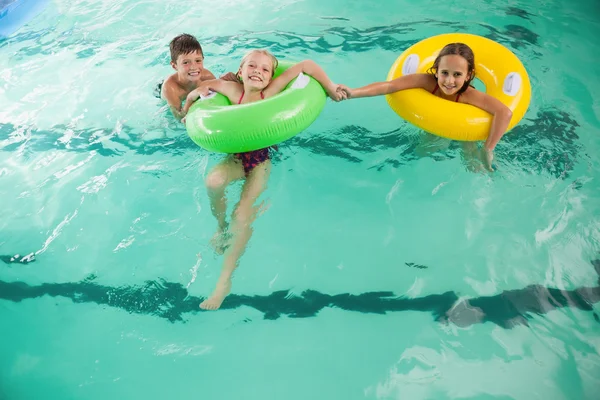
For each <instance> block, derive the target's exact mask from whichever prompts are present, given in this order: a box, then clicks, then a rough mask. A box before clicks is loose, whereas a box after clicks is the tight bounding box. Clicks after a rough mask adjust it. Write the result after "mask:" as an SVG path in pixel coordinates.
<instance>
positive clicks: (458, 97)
mask: <svg viewBox="0 0 600 400" xmlns="http://www.w3.org/2000/svg"><path fill="white" fill-rule="evenodd" d="M458 99H460V93H459V94H458V96H456V102H457V103H458Z"/></svg>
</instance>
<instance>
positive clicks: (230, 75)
mask: <svg viewBox="0 0 600 400" xmlns="http://www.w3.org/2000/svg"><path fill="white" fill-rule="evenodd" d="M219 79H222V80H224V81H229V82H239V81H240V78H238V76H237V75H236V74H234V73H233V72H228V73H226V74H223V75H221V76H220V77H219Z"/></svg>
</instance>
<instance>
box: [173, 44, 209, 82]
mask: <svg viewBox="0 0 600 400" xmlns="http://www.w3.org/2000/svg"><path fill="white" fill-rule="evenodd" d="M203 62H204V56H203V55H202V53H200V52H199V51H194V52H192V53H188V54H180V55H179V56H177V62H175V63H174V62H173V61H171V66H172V67H173V69H174V70H175V71H177V74H178V75H179V79H180V80H182V81H188V82H196V81H198V80H200V77H201V76H202V71H203V70H204V66H203Z"/></svg>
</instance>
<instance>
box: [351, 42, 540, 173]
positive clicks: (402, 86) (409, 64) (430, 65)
mask: <svg viewBox="0 0 600 400" xmlns="http://www.w3.org/2000/svg"><path fill="white" fill-rule="evenodd" d="M453 39H454V40H456V39H460V40H461V41H460V42H458V41H451V40H453ZM449 41H451V42H450V43H449ZM444 43H449V44H446V45H445V46H443V44H444ZM467 43H469V45H470V46H469V45H468V44H467ZM442 46H443V48H442ZM471 47H473V48H475V49H476V50H477V52H478V58H479V52H481V53H482V54H481V59H480V60H478V62H477V63H476V62H475V55H474V53H473V50H472V49H471ZM440 48H441V51H440V50H439V49H440ZM511 56H512V57H511ZM432 61H433V62H432ZM419 72H422V73H419ZM476 72H477V77H478V78H479V79H480V80H482V81H483V83H484V84H485V85H486V92H487V93H483V92H481V91H479V90H477V89H475V88H474V87H473V86H471V82H472V81H473V79H474V78H475V73H476ZM342 90H343V91H345V92H346V96H347V98H349V99H350V98H359V97H370V96H379V95H387V100H388V103H389V104H390V106H391V107H392V109H393V110H394V111H395V112H396V113H397V114H399V115H400V116H401V117H403V118H404V119H406V120H408V121H409V122H411V123H413V124H414V125H416V126H418V127H420V128H422V129H424V130H425V131H427V132H430V133H433V134H436V135H438V136H441V137H445V138H448V139H455V140H461V141H475V140H485V144H484V146H483V149H482V152H481V160H482V162H483V163H484V166H485V167H486V169H488V170H490V171H492V160H493V157H494V156H493V151H494V148H495V147H496V145H497V144H498V142H499V141H500V139H501V138H502V136H503V135H504V133H505V132H506V131H507V130H508V129H510V128H512V127H513V126H514V125H516V124H517V123H518V122H519V121H520V120H521V118H522V117H523V115H524V114H525V111H526V110H527V107H528V105H529V99H530V97H531V88H530V86H529V78H528V76H527V72H526V71H525V68H524V67H523V65H522V64H521V62H520V61H519V60H518V59H517V58H516V56H515V55H514V54H513V53H512V52H510V51H509V50H508V49H506V48H505V47H504V46H502V45H500V44H498V43H496V42H493V41H491V40H489V39H486V38H483V37H480V36H476V35H469V34H445V35H439V36H436V37H432V38H429V39H426V40H424V41H422V42H419V43H417V44H416V45H414V46H412V47H410V48H409V49H407V50H406V51H405V52H404V53H403V54H402V55H401V56H400V57H399V58H398V59H397V60H396V63H395V64H394V66H393V67H392V68H391V70H390V73H389V75H388V81H386V82H375V83H372V84H369V85H366V86H363V87H360V88H357V89H350V88H348V87H346V86H342ZM473 106H474V107H473ZM465 147H468V146H465Z"/></svg>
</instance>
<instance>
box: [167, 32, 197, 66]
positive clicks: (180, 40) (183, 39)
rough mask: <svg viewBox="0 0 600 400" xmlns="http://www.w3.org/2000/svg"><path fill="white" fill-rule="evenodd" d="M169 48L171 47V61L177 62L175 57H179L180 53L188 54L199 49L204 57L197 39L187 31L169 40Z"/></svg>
mask: <svg viewBox="0 0 600 400" xmlns="http://www.w3.org/2000/svg"><path fill="white" fill-rule="evenodd" d="M169 48H170V49H171V61H173V62H174V63H176V62H177V57H179V55H180V54H190V53H193V52H195V51H199V52H200V54H202V56H203V57H204V53H203V52H202V46H200V42H198V39H196V38H195V37H194V36H192V35H188V34H187V33H184V34H181V35H179V36H176V37H175V38H174V39H173V40H171V43H170V44H169Z"/></svg>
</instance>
